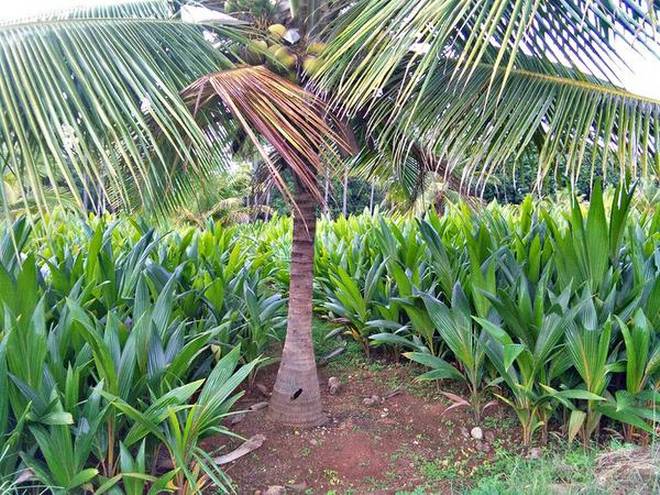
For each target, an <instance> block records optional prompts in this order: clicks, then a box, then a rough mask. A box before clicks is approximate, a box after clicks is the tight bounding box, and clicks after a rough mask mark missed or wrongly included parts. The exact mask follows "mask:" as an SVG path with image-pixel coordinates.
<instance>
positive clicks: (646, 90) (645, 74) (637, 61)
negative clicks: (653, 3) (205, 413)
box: [0, 0, 660, 100]
mask: <svg viewBox="0 0 660 495" xmlns="http://www.w3.org/2000/svg"><path fill="white" fill-rule="evenodd" d="M104 1H106V2H107V1H108V0H104ZM3 3H8V5H3V6H2V7H0V21H1V20H7V19H12V18H19V17H23V16H29V15H32V14H36V13H40V12H44V11H46V12H47V11H50V10H56V9H59V8H66V7H74V6H81V5H89V4H94V3H100V0H18V1H16V0H4V2H3ZM615 46H616V47H617V49H618V51H619V53H620V55H621V56H622V58H623V59H624V60H625V61H626V63H627V64H628V66H629V69H626V68H624V67H621V69H620V70H619V71H618V74H619V79H620V81H621V84H622V85H623V87H625V88H626V89H627V90H629V91H631V92H633V93H637V94H640V95H643V96H648V97H651V98H655V99H657V100H660V60H659V59H658V57H654V56H653V55H652V54H649V53H645V54H640V53H638V52H636V51H635V50H633V49H632V48H630V47H629V46H628V45H627V44H626V43H625V42H623V41H622V40H619V41H618V42H615ZM658 55H660V54H658Z"/></svg>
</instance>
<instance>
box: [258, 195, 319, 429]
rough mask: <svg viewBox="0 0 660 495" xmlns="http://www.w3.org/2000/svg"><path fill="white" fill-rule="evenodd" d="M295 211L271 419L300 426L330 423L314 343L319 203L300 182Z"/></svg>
mask: <svg viewBox="0 0 660 495" xmlns="http://www.w3.org/2000/svg"><path fill="white" fill-rule="evenodd" d="M295 199H296V203H297V209H294V214H293V245H292V249H291V269H290V270H291V271H290V273H291V279H290V282H289V313H288V321H287V330H286V339H285V340H284V349H283V350H282V360H281V361H280V368H279V370H278V372H277V379H276V381H275V387H274V388H273V395H272V398H271V400H270V407H269V416H270V417H271V419H273V420H276V421H279V422H282V423H285V424H290V425H296V426H318V425H320V424H322V423H324V422H325V421H326V417H325V415H324V414H323V411H322V410H321V391H320V389H319V380H318V376H317V374H316V359H315V357H314V345H313V343H312V279H313V276H314V234H315V231H316V211H315V210H316V201H315V200H314V197H313V196H312V195H311V194H310V193H309V192H308V191H307V190H306V189H305V188H304V187H302V186H301V185H300V184H297V185H296V198H295Z"/></svg>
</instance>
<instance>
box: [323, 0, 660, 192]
mask: <svg viewBox="0 0 660 495" xmlns="http://www.w3.org/2000/svg"><path fill="white" fill-rule="evenodd" d="M657 8H658V7H657V4H656V3H654V4H653V9H655V10H652V11H650V12H649V11H648V6H647V4H646V3H645V2H635V1H625V2H619V3H617V4H614V3H611V2H605V1H598V0H591V1H577V0H576V1H568V2H566V1H563V0H562V1H553V0H545V1H541V0H535V1H532V0H530V1H527V0H511V1H501V2H495V1H468V2H453V1H449V0H424V1H421V2H409V1H405V0H397V1H392V2H390V1H387V2H386V1H381V0H363V1H360V2H357V3H356V4H355V5H354V7H353V8H352V9H351V10H350V11H349V12H348V13H347V14H345V15H344V16H343V17H342V18H340V21H339V22H338V24H337V27H336V32H335V38H334V40H333V41H332V42H331V43H330V45H329V46H328V48H327V49H326V51H325V52H324V53H323V55H322V60H323V65H322V67H321V68H320V71H319V73H318V74H317V80H316V83H317V84H318V85H319V86H320V87H321V88H324V89H330V90H333V91H334V92H335V93H336V94H337V95H338V96H337V101H338V103H340V104H341V105H342V106H343V107H344V108H345V109H346V111H347V112H349V113H350V114H352V115H353V114H361V115H366V119H367V121H368V125H369V130H370V132H371V133H372V134H373V135H376V136H378V140H379V141H380V142H385V143H392V146H394V149H395V152H396V153H395V156H396V160H395V161H398V162H404V161H405V160H407V157H408V155H410V154H411V152H412V147H413V146H414V145H415V143H424V146H425V147H426V148H427V150H428V152H429V153H432V154H433V155H434V156H436V157H437V158H438V159H439V160H441V161H442V162H443V163H446V164H447V169H448V170H449V172H452V173H458V175H460V177H461V180H460V182H461V189H464V190H468V191H475V192H477V193H479V194H480V193H481V192H482V191H483V187H484V186H485V183H486V180H487V179H488V178H489V176H490V175H491V174H492V172H493V171H494V170H495V169H497V168H498V167H499V166H501V165H502V164H504V163H506V162H510V161H513V160H515V159H516V158H517V157H519V154H520V153H522V151H523V150H524V149H526V148H527V146H528V145H530V144H532V143H533V144H535V145H537V146H540V158H541V163H540V167H539V174H538V178H539V180H538V183H539V184H540V183H541V179H542V178H543V176H544V175H545V173H546V172H547V171H548V170H549V169H551V168H553V167H556V166H558V164H560V163H561V166H562V167H564V171H563V172H564V174H565V175H566V176H567V177H569V178H570V179H571V180H572V181H573V182H574V181H575V179H576V177H577V176H578V174H579V172H580V170H581V168H582V167H583V166H584V165H587V166H590V167H591V171H592V172H591V173H592V176H593V175H594V174H595V173H596V171H598V173H599V174H601V175H607V173H608V172H609V171H611V170H612V169H613V168H614V167H618V168H619V169H620V170H617V173H621V172H623V171H624V170H625V171H630V172H631V173H632V174H634V175H638V176H639V175H657V174H658V171H659V169H660V162H659V160H660V157H659V156H658V153H657V148H658V146H660V144H659V143H658V135H659V130H658V123H657V122H658V115H659V113H660V102H659V101H656V100H653V99H651V98H645V97H641V96H637V95H634V94H632V93H630V92H627V91H625V90H624V89H622V88H619V87H618V86H616V85H615V84H613V83H611V82H609V81H608V80H607V79H606V76H607V75H611V74H613V71H614V70H615V69H616V59H617V57H618V55H617V52H616V51H615V50H614V49H613V47H612V46H611V44H610V42H611V40H612V35H613V34H617V35H621V36H624V35H625V41H628V42H630V43H633V42H637V43H641V44H642V45H646V46H647V47H649V48H652V47H655V48H657V47H658V41H657V37H656V38H655V39H653V37H652V34H653V32H654V31H655V30H656V24H655V17H656V16H655V13H656V10H657ZM579 12H581V13H582V15H581V16H577V13H579ZM557 60H560V61H561V62H562V63H558V62H557ZM579 67H588V68H589V70H590V71H592V72H593V73H594V74H601V75H602V76H601V77H595V76H593V75H591V74H587V73H585V72H584V71H582V70H580V69H579ZM480 190H481V191H480Z"/></svg>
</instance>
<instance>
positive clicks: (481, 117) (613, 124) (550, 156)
mask: <svg viewBox="0 0 660 495" xmlns="http://www.w3.org/2000/svg"><path fill="white" fill-rule="evenodd" d="M525 62H526V63H525V65H524V66H522V64H521V66H519V67H516V68H514V69H513V70H512V71H511V73H510V74H509V80H508V82H507V84H506V86H504V87H503V89H502V92H501V94H500V96H499V98H495V97H493V95H489V94H488V88H489V84H490V74H491V73H492V70H493V69H492V66H491V65H486V64H484V65H482V66H480V67H479V68H478V69H476V70H475V74H474V76H473V77H472V78H471V79H470V80H469V81H468V82H467V83H466V84H465V85H461V86H460V87H457V86H456V85H454V84H453V83H452V79H451V78H452V72H453V67H452V65H451V64H447V68H446V69H445V70H437V71H436V72H435V73H434V74H433V77H431V78H430V79H429V81H428V83H427V84H426V85H425V86H424V88H420V90H419V91H418V92H417V93H415V94H414V95H413V96H414V101H415V102H417V101H418V102H420V103H421V102H423V104H419V105H417V104H415V103H410V104H408V105H403V106H401V107H399V108H396V106H395V105H394V104H393V103H392V100H391V99H389V98H388V93H386V94H385V95H384V97H383V98H382V101H380V102H378V103H376V104H374V106H373V107H372V109H371V110H372V111H371V121H372V125H379V126H382V127H384V128H386V129H387V131H386V133H385V135H384V136H383V139H386V140H388V141H390V142H400V143H406V141H407V140H410V139H411V138H415V139H416V140H417V141H421V142H424V143H427V146H428V147H429V149H431V150H433V151H434V152H435V153H436V154H437V155H438V156H440V157H441V158H443V159H444V160H446V161H447V163H448V168H449V170H450V171H451V170H453V169H458V170H460V171H461V173H462V182H466V183H468V186H472V187H474V188H476V187H477V186H479V187H483V184H484V183H485V179H487V178H488V176H489V174H490V173H491V172H492V171H493V170H495V169H496V168H497V167H498V166H500V165H502V164H503V163H505V162H506V161H509V160H512V159H516V158H518V157H519V155H520V154H521V153H522V152H523V150H524V149H525V148H526V147H527V146H528V145H529V144H531V143H533V142H536V144H537V145H540V168H539V181H540V179H541V178H542V177H543V176H544V175H545V173H546V172H547V171H548V170H549V169H550V168H551V167H552V166H553V165H555V164H556V163H558V162H557V157H561V158H562V162H563V166H564V167H565V171H564V173H565V175H566V176H568V177H570V178H571V179H572V181H574V180H575V179H577V176H578V173H579V171H580V168H581V167H582V166H583V165H584V164H587V165H589V166H591V167H592V171H593V170H594V169H597V170H601V173H602V175H603V176H605V177H606V176H607V173H608V170H611V169H612V167H619V168H620V169H622V171H623V169H630V170H631V172H632V174H633V175H635V176H638V175H642V176H648V175H657V174H658V173H660V155H659V154H658V146H660V141H658V139H657V138H658V132H659V129H658V117H659V116H660V102H659V101H656V100H653V99H650V98H644V97H640V96H637V95H634V94H632V93H629V92H627V91H625V90H623V89H620V88H618V87H616V86H613V85H611V84H608V83H605V82H603V81H599V80H597V79H595V78H593V77H588V76H586V75H580V74H575V73H572V72H570V71H568V70H567V69H565V68H562V67H561V66H553V68H554V70H553V71H552V72H550V71H544V70H543V66H542V65H541V64H538V63H535V61H533V60H531V59H525ZM503 77H504V74H503V69H500V70H499V73H498V76H497V78H496V83H499V82H500V80H501V78H503ZM397 87H398V86H397V84H396V82H393V84H392V90H391V91H396V90H397ZM395 113H396V116H397V118H396V120H395V121H392V115H393V114H395ZM411 130H412V131H411ZM411 134H412V136H411ZM402 148H403V147H402ZM403 149H404V150H405V148H403ZM462 185H463V184H462ZM467 189H468V190H469V189H471V187H468V188H467Z"/></svg>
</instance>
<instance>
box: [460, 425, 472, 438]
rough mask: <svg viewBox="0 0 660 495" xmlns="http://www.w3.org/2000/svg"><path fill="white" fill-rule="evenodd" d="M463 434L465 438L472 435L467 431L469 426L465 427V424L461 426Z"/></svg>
mask: <svg viewBox="0 0 660 495" xmlns="http://www.w3.org/2000/svg"><path fill="white" fill-rule="evenodd" d="M461 435H463V436H464V437H465V438H467V437H468V436H469V435H470V433H469V432H468V431H467V428H465V427H464V426H461Z"/></svg>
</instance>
